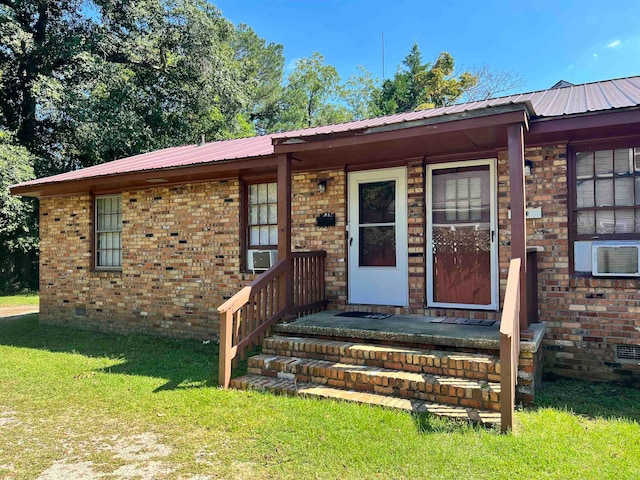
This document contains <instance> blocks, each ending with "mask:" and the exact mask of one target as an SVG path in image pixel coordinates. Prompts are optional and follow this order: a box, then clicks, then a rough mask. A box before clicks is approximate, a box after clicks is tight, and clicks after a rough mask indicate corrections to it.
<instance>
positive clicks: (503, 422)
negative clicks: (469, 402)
mask: <svg viewBox="0 0 640 480" xmlns="http://www.w3.org/2000/svg"><path fill="white" fill-rule="evenodd" d="M521 263H522V259H520V258H514V259H512V260H511V262H510V264H509V274H508V276H507V290H506V292H505V296H504V305H503V308H502V319H501V321H500V430H501V431H502V432H507V431H508V430H513V412H514V409H515V399H516V396H515V391H516V383H517V381H518V361H519V357H520V323H519V315H520V264H521Z"/></svg>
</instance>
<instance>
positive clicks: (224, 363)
mask: <svg viewBox="0 0 640 480" xmlns="http://www.w3.org/2000/svg"><path fill="white" fill-rule="evenodd" d="M325 257H326V252H324V251H318V252H294V253H292V255H291V263H289V262H288V261H287V260H286V259H283V260H280V261H278V262H277V263H276V264H275V265H274V266H273V267H271V268H270V269H269V270H267V271H266V272H264V273H262V274H261V275H260V276H258V277H257V278H256V279H255V280H254V281H253V282H251V283H250V284H249V285H247V286H246V287H244V288H242V289H241V290H240V291H239V292H238V293H236V294H235V295H234V296H233V297H231V298H230V299H229V300H227V301H226V302H224V303H223V304H222V305H220V306H219V307H218V312H219V313H220V366H219V371H218V384H219V385H220V386H222V387H224V388H227V387H228V386H229V382H230V381H231V367H232V364H234V363H237V360H238V358H240V359H241V360H244V358H245V357H246V355H247V352H248V351H249V350H250V349H251V348H253V347H254V346H256V345H258V344H260V343H261V342H262V340H264V337H265V335H266V334H267V332H268V330H269V328H270V327H271V326H272V325H273V324H275V323H276V322H278V321H279V320H281V319H282V318H283V317H285V316H286V315H288V314H307V313H312V312H316V311H318V310H320V309H322V308H324V307H325V306H326V300H325V294H324V259H325ZM290 267H291V268H290ZM288 274H290V275H292V280H293V281H292V289H293V291H292V292H286V291H285V289H284V287H283V286H284V285H286V284H287V282H286V281H285V279H286V275H288ZM286 293H288V295H287V294H286ZM287 299H291V300H289V301H290V302H291V304H290V305H287V303H288V300H287Z"/></svg>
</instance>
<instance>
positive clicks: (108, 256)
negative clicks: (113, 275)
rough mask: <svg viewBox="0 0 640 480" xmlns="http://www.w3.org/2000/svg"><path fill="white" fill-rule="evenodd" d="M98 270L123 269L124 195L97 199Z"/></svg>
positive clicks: (96, 239) (105, 196)
mask: <svg viewBox="0 0 640 480" xmlns="http://www.w3.org/2000/svg"><path fill="white" fill-rule="evenodd" d="M95 212H96V218H95V229H96V230H95V242H96V268H97V269H101V270H102V269H106V270H119V269H121V268H122V195H104V196H100V197H96V198H95Z"/></svg>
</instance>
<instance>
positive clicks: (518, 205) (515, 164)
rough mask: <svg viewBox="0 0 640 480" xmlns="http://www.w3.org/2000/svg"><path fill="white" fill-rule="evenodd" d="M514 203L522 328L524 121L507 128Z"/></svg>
mask: <svg viewBox="0 0 640 480" xmlns="http://www.w3.org/2000/svg"><path fill="white" fill-rule="evenodd" d="M507 137H508V146H509V185H510V203H511V258H520V259H522V261H521V263H520V330H521V331H522V330H526V329H527V328H529V319H528V318H527V284H526V282H527V223H526V210H525V206H526V198H525V182H524V129H523V125H522V124H521V123H514V124H511V125H509V126H508V127H507Z"/></svg>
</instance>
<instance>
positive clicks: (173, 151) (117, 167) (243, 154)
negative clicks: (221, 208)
mask: <svg viewBox="0 0 640 480" xmlns="http://www.w3.org/2000/svg"><path fill="white" fill-rule="evenodd" d="M269 155H273V145H272V143H271V137H269V136H266V135H265V136H261V137H250V138H237V139H233V140H222V141H218V142H210V143H205V144H203V145H184V146H182V147H172V148H165V149H163V150H156V151H155V152H149V153H143V154H141V155H135V156H133V157H127V158H122V159H120V160H114V161H113V162H107V163H102V164H100V165H94V166H93V167H87V168H83V169H81V170H74V171H71V172H66V173H61V174H60V175H53V176H51V177H44V178H39V179H37V180H31V181H29V182H24V183H20V184H18V185H15V186H16V187H21V186H27V185H40V184H43V183H56V182H65V181H70V180H81V179H83V178H92V177H103V176H107V175H118V174H123V173H133V172H142V171H147V170H160V169H164V168H176V167H183V166H187V165H196V164H199V163H209V162H219V161H223V160H236V159H240V158H255V157H263V156H269Z"/></svg>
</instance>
